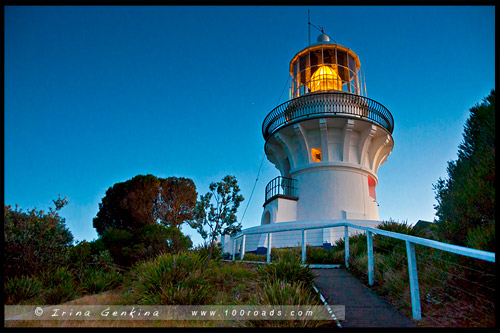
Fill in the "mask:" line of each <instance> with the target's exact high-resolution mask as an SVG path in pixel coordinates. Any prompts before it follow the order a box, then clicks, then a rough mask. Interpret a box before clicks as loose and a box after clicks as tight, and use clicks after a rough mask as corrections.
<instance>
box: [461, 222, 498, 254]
mask: <svg viewBox="0 0 500 333" xmlns="http://www.w3.org/2000/svg"><path fill="white" fill-rule="evenodd" d="M465 245H466V246H467V247H471V248H473V249H478V250H483V251H490V252H495V248H496V246H495V223H485V224H484V225H480V226H478V227H476V228H475V229H472V230H470V231H469V233H468V234H467V238H466V240H465Z"/></svg>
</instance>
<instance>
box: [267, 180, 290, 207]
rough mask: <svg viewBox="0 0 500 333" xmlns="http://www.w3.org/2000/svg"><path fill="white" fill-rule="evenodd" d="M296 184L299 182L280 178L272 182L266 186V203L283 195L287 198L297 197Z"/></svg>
mask: <svg viewBox="0 0 500 333" xmlns="http://www.w3.org/2000/svg"><path fill="white" fill-rule="evenodd" d="M296 182H297V180H295V179H293V178H287V177H281V176H278V177H276V178H274V179H273V180H271V181H270V182H269V183H268V184H267V185H266V197H265V202H266V203H267V202H269V201H271V200H272V199H273V198H275V197H277V196H279V195H282V196H285V197H294V198H295V197H296V195H297V193H296V189H297V187H296V185H295V184H296Z"/></svg>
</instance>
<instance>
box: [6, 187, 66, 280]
mask: <svg viewBox="0 0 500 333" xmlns="http://www.w3.org/2000/svg"><path fill="white" fill-rule="evenodd" d="M53 202H54V205H55V209H54V210H53V209H52V208H50V209H49V212H48V213H45V212H44V211H43V210H40V211H37V210H36V208H34V209H32V210H31V211H28V212H23V211H22V209H18V207H17V206H16V208H15V209H12V208H11V206H7V205H4V240H5V246H4V268H5V272H4V274H5V276H6V277H16V276H21V275H27V276H28V275H36V274H38V273H40V272H41V271H42V270H46V269H48V268H50V267H55V266H58V265H60V264H62V263H64V262H65V260H66V255H67V253H68V250H69V246H70V245H71V243H72V242H73V235H72V234H71V232H70V231H69V229H68V228H67V227H66V224H65V219H64V218H62V217H60V216H59V214H58V211H59V210H60V209H62V208H63V207H64V206H65V205H67V204H68V201H67V200H66V197H64V199H61V196H60V195H59V198H58V199H57V200H53Z"/></svg>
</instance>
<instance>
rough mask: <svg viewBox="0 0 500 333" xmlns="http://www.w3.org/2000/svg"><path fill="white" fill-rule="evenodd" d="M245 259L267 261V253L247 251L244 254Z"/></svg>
mask: <svg viewBox="0 0 500 333" xmlns="http://www.w3.org/2000/svg"><path fill="white" fill-rule="evenodd" d="M243 260H245V261H259V262H265V261H267V255H265V254H255V253H245V255H244V256H243Z"/></svg>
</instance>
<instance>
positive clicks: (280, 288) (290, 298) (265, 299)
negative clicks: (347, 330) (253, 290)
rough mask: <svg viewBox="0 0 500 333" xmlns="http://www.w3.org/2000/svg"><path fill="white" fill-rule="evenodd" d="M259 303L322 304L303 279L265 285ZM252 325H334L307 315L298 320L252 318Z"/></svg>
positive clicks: (298, 305) (295, 306)
mask: <svg viewBox="0 0 500 333" xmlns="http://www.w3.org/2000/svg"><path fill="white" fill-rule="evenodd" d="M257 304H259V305H280V306H287V307H290V306H291V307H292V308H296V309H297V310H298V309H299V308H300V307H301V306H305V305H316V306H319V305H322V303H321V301H320V299H319V297H318V296H317V295H315V294H314V293H312V292H311V289H310V288H309V287H308V286H307V285H306V284H305V283H304V282H302V281H299V282H297V281H295V282H287V281H282V280H281V281H280V280H273V281H271V282H270V283H267V284H265V285H264V286H263V288H262V291H261V293H260V295H259V297H258V299H257ZM246 325H247V326H250V327H280V328H282V327H323V326H332V323H331V322H327V321H320V320H313V319H310V318H307V317H304V318H300V319H296V320H251V321H247V322H246Z"/></svg>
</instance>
